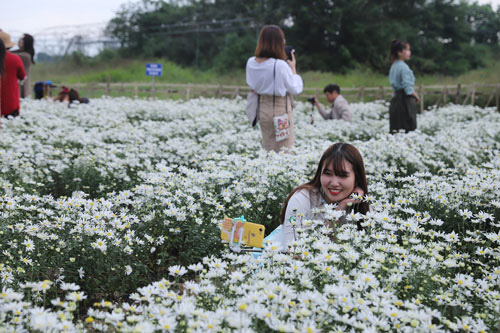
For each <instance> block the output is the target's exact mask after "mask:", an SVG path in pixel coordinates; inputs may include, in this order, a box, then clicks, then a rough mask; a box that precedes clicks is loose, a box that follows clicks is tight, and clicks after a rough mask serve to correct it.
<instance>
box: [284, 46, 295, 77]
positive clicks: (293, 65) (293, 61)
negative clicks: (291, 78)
mask: <svg viewBox="0 0 500 333" xmlns="http://www.w3.org/2000/svg"><path fill="white" fill-rule="evenodd" d="M286 62H287V63H288V65H289V66H290V68H291V69H292V73H293V74H297V70H296V69H295V66H296V64H297V61H296V60H295V52H293V51H292V60H287V61H286Z"/></svg>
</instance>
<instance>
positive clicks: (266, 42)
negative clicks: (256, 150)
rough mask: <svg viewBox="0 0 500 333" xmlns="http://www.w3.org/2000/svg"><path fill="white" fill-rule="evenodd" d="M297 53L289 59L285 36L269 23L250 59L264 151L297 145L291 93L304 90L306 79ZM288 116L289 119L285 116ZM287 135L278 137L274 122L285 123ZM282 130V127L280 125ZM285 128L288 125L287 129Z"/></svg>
mask: <svg viewBox="0 0 500 333" xmlns="http://www.w3.org/2000/svg"><path fill="white" fill-rule="evenodd" d="M295 66H296V60H295V54H294V53H293V52H291V59H289V60H287V55H286V52H285V35H284V33H283V30H281V28H280V27H278V26H276V25H266V26H264V27H263V28H262V29H261V30H260V33H259V39H258V41H257V47H256V49H255V56H254V57H251V58H249V59H248V61H247V65H246V80H247V84H248V85H249V86H250V87H251V88H252V90H254V91H255V92H256V93H257V94H258V95H259V107H258V110H257V112H258V119H259V123H260V129H261V132H262V145H263V147H264V149H265V150H267V151H270V150H274V151H276V152H278V151H280V150H281V149H282V148H291V147H292V146H293V144H294V128H293V126H294V116H293V104H292V97H291V95H297V94H300V93H301V92H302V89H303V82H302V78H301V77H300V75H298V74H297V71H296V69H295ZM286 118H288V119H286ZM282 119H285V121H284V123H285V124H286V125H285V127H287V128H288V135H287V136H285V137H284V138H283V139H281V138H279V137H278V139H277V135H276V134H277V130H275V126H276V125H275V122H278V123H282ZM279 129H281V128H279ZM285 130H286V128H285Z"/></svg>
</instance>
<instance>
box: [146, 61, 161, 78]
mask: <svg viewBox="0 0 500 333" xmlns="http://www.w3.org/2000/svg"><path fill="white" fill-rule="evenodd" d="M162 70H163V65H162V64H146V75H147V76H161V72H162Z"/></svg>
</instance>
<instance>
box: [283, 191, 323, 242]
mask: <svg viewBox="0 0 500 333" xmlns="http://www.w3.org/2000/svg"><path fill="white" fill-rule="evenodd" d="M321 206H323V202H322V200H321V195H320V194H319V195H314V194H313V195H312V197H311V193H310V191H309V190H307V189H302V190H300V191H297V192H295V193H294V194H293V195H292V197H291V198H290V200H289V201H288V205H287V206H286V212H285V220H284V221H283V227H282V235H281V237H282V245H283V246H284V247H286V246H288V244H291V243H293V242H294V241H295V240H296V239H297V234H296V232H295V230H294V229H295V228H298V227H300V228H306V226H305V225H304V224H303V222H304V221H305V220H312V219H322V218H323V217H322V216H321V214H320V213H318V214H314V213H313V209H314V208H320V207H321Z"/></svg>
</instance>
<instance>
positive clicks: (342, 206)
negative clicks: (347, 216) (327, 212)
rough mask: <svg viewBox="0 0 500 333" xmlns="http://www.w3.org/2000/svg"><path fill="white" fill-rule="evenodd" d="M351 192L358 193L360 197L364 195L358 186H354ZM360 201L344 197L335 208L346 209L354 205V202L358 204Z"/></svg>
mask: <svg viewBox="0 0 500 333" xmlns="http://www.w3.org/2000/svg"><path fill="white" fill-rule="evenodd" d="M352 193H355V194H357V195H360V196H361V197H363V196H364V195H365V192H364V191H363V190H362V189H361V188H360V187H358V186H356V187H355V188H354V190H353V191H352ZM361 202H362V200H358V199H351V198H345V199H344V200H342V201H341V202H339V205H338V206H337V208H336V210H346V209H347V207H349V206H352V205H355V204H360V203H361Z"/></svg>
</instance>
